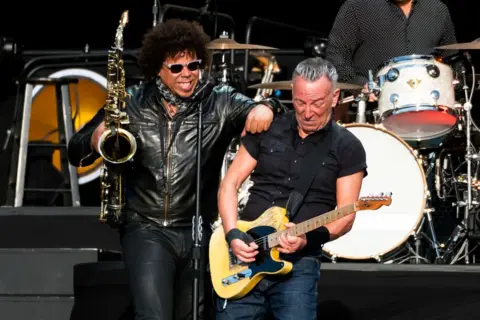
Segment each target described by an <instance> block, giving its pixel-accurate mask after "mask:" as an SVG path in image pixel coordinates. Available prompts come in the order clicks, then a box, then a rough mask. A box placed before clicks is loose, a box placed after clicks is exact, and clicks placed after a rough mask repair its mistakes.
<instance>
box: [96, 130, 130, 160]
mask: <svg viewBox="0 0 480 320" xmlns="http://www.w3.org/2000/svg"><path fill="white" fill-rule="evenodd" d="M136 151H137V141H136V140H135V137H134V136H133V134H131V133H130V132H129V131H127V130H125V129H123V128H113V129H107V130H105V131H104V132H103V134H102V135H101V136H100V138H99V139H98V152H99V153H100V156H102V158H103V159H104V160H105V161H107V162H109V163H111V164H122V163H125V162H127V161H129V160H131V159H132V158H133V156H134V155H135V153H136Z"/></svg>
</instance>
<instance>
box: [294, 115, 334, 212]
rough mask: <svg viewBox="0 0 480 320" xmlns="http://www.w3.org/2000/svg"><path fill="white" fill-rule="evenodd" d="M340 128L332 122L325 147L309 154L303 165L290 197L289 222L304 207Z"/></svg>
mask: <svg viewBox="0 0 480 320" xmlns="http://www.w3.org/2000/svg"><path fill="white" fill-rule="evenodd" d="M339 128H340V127H339V125H337V123H336V122H334V121H332V126H331V128H330V130H329V131H328V133H327V135H326V137H325V138H324V139H325V140H324V144H323V147H322V148H321V149H318V150H314V151H312V152H310V153H309V154H307V156H306V158H305V162H304V164H302V167H303V168H304V170H303V171H302V172H301V173H300V178H299V179H298V180H297V183H296V185H295V188H294V189H293V191H292V192H291V193H290V196H289V197H288V201H287V205H286V210H287V212H286V214H287V217H288V219H289V220H291V219H292V218H293V217H294V216H295V215H296V214H297V212H298V209H300V207H301V206H302V204H303V200H304V199H305V196H306V194H307V192H308V189H310V186H311V185H312V182H313V179H314V178H315V176H316V175H317V173H318V168H319V167H320V166H322V163H323V161H324V159H325V157H326V156H327V154H328V152H329V151H330V150H331V148H332V145H333V142H334V141H336V139H337V137H338V132H339ZM310 168H317V170H313V172H312V170H311V169H310Z"/></svg>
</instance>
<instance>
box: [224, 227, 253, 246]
mask: <svg viewBox="0 0 480 320" xmlns="http://www.w3.org/2000/svg"><path fill="white" fill-rule="evenodd" d="M235 239H240V240H242V241H243V242H245V243H246V244H247V245H248V244H249V243H250V242H254V241H255V240H254V239H253V237H252V236H251V235H249V234H247V233H245V232H243V231H240V230H239V229H237V228H233V229H232V230H230V231H228V232H227V234H226V235H225V240H226V241H227V244H228V246H230V242H232V240H235Z"/></svg>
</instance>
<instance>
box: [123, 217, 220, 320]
mask: <svg viewBox="0 0 480 320" xmlns="http://www.w3.org/2000/svg"><path fill="white" fill-rule="evenodd" d="M203 231H204V232H203V235H202V246H201V263H200V266H201V272H200V275H201V279H200V286H199V296H200V298H199V319H213V318H214V316H211V315H210V313H211V311H212V310H213V307H212V306H213V301H212V287H211V281H210V277H209V274H208V273H207V271H206V266H207V263H208V242H209V239H210V238H209V237H210V234H211V233H210V229H209V228H208V229H206V228H205V227H204V228H203ZM121 241H122V246H123V254H124V261H125V267H126V270H127V274H128V278H129V282H130V288H131V293H132V297H133V304H134V309H135V320H180V319H181V320H184V319H192V298H193V294H192V293H193V276H194V273H193V261H192V252H193V251H192V248H193V239H192V229H191V228H163V227H160V226H156V225H153V224H150V223H140V222H129V223H127V224H126V225H125V226H124V228H123V230H122V235H121ZM205 280H206V281H205Z"/></svg>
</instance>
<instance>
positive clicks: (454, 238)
mask: <svg viewBox="0 0 480 320" xmlns="http://www.w3.org/2000/svg"><path fill="white" fill-rule="evenodd" d="M471 67H472V73H473V74H475V67H474V66H473V64H471ZM462 75H463V83H464V86H463V89H464V92H465V103H464V104H463V107H462V109H463V111H464V112H465V116H466V117H465V118H466V121H467V123H466V128H465V132H466V140H467V141H466V154H465V160H466V163H467V191H466V192H464V196H463V198H464V200H463V201H460V200H459V201H457V202H456V203H453V206H456V207H457V208H462V207H463V208H464V209H465V211H464V217H463V221H462V222H461V223H460V224H459V225H458V226H457V227H456V228H455V230H454V231H453V233H452V235H451V236H450V238H449V239H448V242H447V243H448V245H447V246H446V250H445V253H444V255H442V257H441V260H440V261H441V262H446V258H448V256H449V255H451V254H452V253H453V250H454V248H455V247H457V245H458V244H459V243H462V245H461V247H460V249H459V251H458V252H457V254H456V255H455V257H454V258H453V260H452V261H451V262H450V264H454V263H456V262H457V261H458V260H459V258H460V255H461V253H462V252H463V253H464V258H465V264H470V257H469V255H470V246H469V240H470V239H469V236H470V234H469V233H470V231H469V220H470V212H471V210H472V208H473V206H478V202H477V201H475V202H474V201H472V160H477V161H478V159H479V155H478V154H474V153H473V151H472V149H473V148H472V141H471V129H472V116H471V112H470V111H471V109H472V102H471V100H472V96H473V91H472V93H471V94H470V95H469V92H468V89H469V87H468V85H467V80H466V76H465V69H463V70H462Z"/></svg>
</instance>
